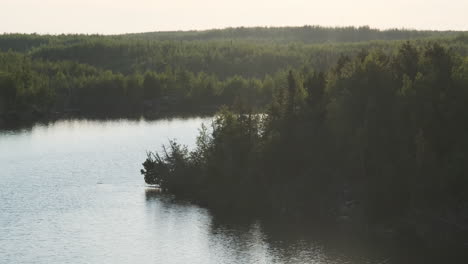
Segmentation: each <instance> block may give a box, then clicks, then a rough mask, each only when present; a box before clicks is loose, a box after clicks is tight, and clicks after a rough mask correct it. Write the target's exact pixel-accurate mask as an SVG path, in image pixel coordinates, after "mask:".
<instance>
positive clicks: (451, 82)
mask: <svg viewBox="0 0 468 264" xmlns="http://www.w3.org/2000/svg"><path fill="white" fill-rule="evenodd" d="M338 64H339V65H338V66H336V67H331V68H330V69H329V70H328V71H326V72H321V71H314V70H310V67H304V68H302V69H301V70H291V71H287V72H283V73H278V76H280V75H281V76H282V77H281V78H283V80H284V81H283V83H281V84H280V82H275V81H272V79H270V78H266V79H265V80H264V81H263V87H264V88H263V89H267V88H266V87H269V88H268V89H269V90H270V91H272V97H271V99H270V103H269V106H268V107H267V108H266V109H265V111H264V113H265V114H262V115H260V114H257V115H252V114H251V113H249V112H248V111H245V107H244V108H243V107H242V104H240V105H239V106H238V107H236V108H234V110H233V111H228V110H226V109H224V110H222V111H221V112H220V113H219V114H218V115H217V116H216V118H215V119H214V122H213V126H212V130H211V132H210V133H208V132H207V130H206V129H202V133H201V135H200V138H199V141H198V146H197V148H196V149H195V150H194V151H193V152H191V154H187V151H186V150H185V151H180V150H178V149H177V150H176V151H174V150H173V151H172V152H171V153H172V154H171V155H172V156H173V158H172V159H170V160H159V161H158V162H157V163H159V164H168V166H171V167H174V166H173V165H172V162H175V163H177V161H175V160H177V159H176V158H175V157H181V160H180V161H179V162H180V164H181V165H180V167H181V168H180V169H179V172H183V173H179V172H178V173H168V175H183V176H177V177H176V178H177V181H179V182H183V183H184V184H187V183H189V182H191V181H189V180H188V179H189V178H190V179H191V178H192V177H195V178H196V179H198V180H197V181H192V183H194V185H192V186H191V187H190V185H189V186H184V189H185V190H189V191H187V193H190V194H191V197H193V198H195V199H198V200H201V201H203V202H205V203H208V204H214V205H217V206H223V207H230V208H256V209H259V208H261V209H267V210H274V211H280V212H291V213H298V212H299V213H302V214H308V213H313V214H318V215H325V214H329V211H330V208H333V207H334V206H337V207H339V206H340V204H342V203H343V202H345V201H346V200H349V199H353V200H357V201H360V204H361V206H362V210H363V215H362V217H364V218H363V219H365V220H366V221H368V222H371V223H375V222H383V221H385V219H387V220H388V219H393V218H394V217H404V216H408V215H410V214H411V212H414V210H416V209H427V208H431V209H430V210H439V209H440V208H443V207H444V206H448V205H450V206H452V207H453V206H460V207H461V206H462V205H466V204H468V196H467V195H466V190H467V189H468V180H467V177H466V172H467V171H468V166H467V164H468V152H467V148H468V140H467V138H466V134H467V133H468V125H467V124H466V120H468V114H467V113H468V106H467V104H466V102H467V101H468V89H467V88H468V78H467V77H466V75H467V74H468V72H467V69H468V67H467V65H468V64H467V59H466V58H464V57H461V56H460V55H459V54H457V53H455V52H454V51H453V50H451V49H450V48H448V47H446V46H445V45H443V44H440V43H429V44H427V45H424V46H415V45H414V44H412V43H404V44H402V45H401V46H400V47H399V48H398V49H396V50H395V52H394V53H392V54H388V53H385V52H383V51H381V50H378V49H374V50H370V51H366V52H362V53H360V54H358V55H357V56H355V57H354V58H346V59H343V60H340V62H338ZM230 85H233V86H234V87H235V88H230V89H233V90H239V89H242V88H241V87H242V86H243V85H245V82H244V81H242V79H240V77H239V78H237V79H234V80H231V83H230ZM171 144H172V143H171ZM179 153H184V154H183V155H180V154H179ZM171 155H169V156H171ZM172 156H171V157H172ZM145 164H146V165H151V164H154V161H153V160H152V159H148V160H147V161H146V162H145ZM185 164H190V166H188V167H190V170H189V171H187V170H185V169H184V168H187V166H186V165H185ZM153 172H154V173H156V175H160V177H166V176H164V175H165V174H162V173H158V172H157V171H154V170H151V168H149V170H148V169H147V170H146V171H143V174H145V176H146V177H147V175H152V174H151V173H153ZM194 175H196V176H194ZM184 179H185V180H184ZM149 182H151V183H158V182H157V181H151V180H150V181H149ZM174 184H175V186H177V185H178V184H176V183H174ZM174 188H175V187H174ZM167 190H168V191H170V192H172V191H174V190H173V189H171V188H168V189H167ZM340 193H346V195H345V194H342V195H341V194H340ZM343 196H345V197H344V198H343ZM436 208H439V209H436ZM454 210H455V209H454Z"/></svg>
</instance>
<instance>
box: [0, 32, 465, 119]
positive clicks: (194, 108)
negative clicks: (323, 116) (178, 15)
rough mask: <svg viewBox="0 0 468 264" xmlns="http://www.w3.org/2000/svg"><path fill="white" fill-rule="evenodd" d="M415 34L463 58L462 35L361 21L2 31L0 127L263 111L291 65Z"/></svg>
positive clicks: (320, 63) (319, 67) (387, 46)
mask: <svg viewBox="0 0 468 264" xmlns="http://www.w3.org/2000/svg"><path fill="white" fill-rule="evenodd" d="M409 39H412V43H413V45H415V46H417V47H424V46H426V45H428V44H429V43H431V42H437V43H440V44H441V45H443V46H444V47H447V48H448V49H450V50H451V51H452V52H454V53H456V54H459V55H460V56H465V55H466V54H467V44H468V38H467V36H466V34H464V33H463V32H450V31H447V32H439V31H414V30H396V29H395V30H386V31H380V30H375V29H371V28H368V27H360V28H354V27H347V28H323V27H315V26H305V27H295V28H228V29H222V30H209V31H188V32H152V33H151V32H150V33H141V34H127V35H114V36H103V35H37V34H3V35H0V126H5V125H8V124H11V123H17V122H26V123H27V122H34V121H38V120H44V119H45V120H47V119H53V118H66V117H69V116H76V115H79V116H85V117H139V116H145V117H158V116H161V115H172V114H183V113H187V112H190V113H198V114H202V113H214V112H215V111H216V110H217V109H219V108H220V107H221V106H223V105H227V106H233V105H236V104H243V105H248V106H249V107H250V108H252V109H256V111H263V110H262V109H263V108H264V107H265V106H267V105H268V104H269V103H270V102H271V101H272V100H273V98H274V96H275V94H277V93H278V92H279V91H280V90H281V89H282V87H284V86H285V84H286V82H287V81H286V79H287V75H288V72H289V70H290V69H306V68H307V69H309V68H310V69H314V70H315V71H324V72H325V71H328V70H330V69H331V68H333V67H334V65H335V64H336V63H342V62H343V61H345V60H346V58H350V57H355V56H363V54H364V53H366V52H368V51H371V50H379V51H381V52H382V53H384V54H385V55H388V56H389V55H392V54H394V53H395V52H397V50H398V47H399V46H400V45H402V43H404V42H405V41H407V40H409Z"/></svg>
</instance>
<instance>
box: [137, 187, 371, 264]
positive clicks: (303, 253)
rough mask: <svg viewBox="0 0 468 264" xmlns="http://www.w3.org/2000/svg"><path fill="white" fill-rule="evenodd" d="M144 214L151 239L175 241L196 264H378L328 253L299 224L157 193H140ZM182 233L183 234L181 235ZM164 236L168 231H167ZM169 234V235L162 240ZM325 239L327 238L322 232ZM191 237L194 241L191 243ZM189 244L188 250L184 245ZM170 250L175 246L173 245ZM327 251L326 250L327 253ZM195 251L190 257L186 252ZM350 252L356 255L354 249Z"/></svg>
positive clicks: (362, 256)
mask: <svg viewBox="0 0 468 264" xmlns="http://www.w3.org/2000/svg"><path fill="white" fill-rule="evenodd" d="M145 200H146V207H147V213H148V215H149V218H150V220H149V221H152V222H153V221H154V223H155V226H154V227H153V231H154V232H155V235H156V234H159V235H161V234H164V235H180V234H182V236H183V239H182V240H183V241H184V242H189V241H190V240H192V239H193V240H195V241H194V243H196V244H197V245H196V247H195V248H193V247H192V246H190V247H189V248H187V249H184V252H188V254H189V255H197V256H198V257H200V258H201V259H202V261H201V262H200V263H378V261H379V259H378V257H371V255H372V254H371V253H370V252H366V251H363V250H362V249H361V251H360V252H352V251H351V250H350V248H353V247H352V246H351V247H350V244H347V247H348V249H346V250H343V251H341V250H339V249H338V248H337V247H336V245H334V246H335V247H334V248H333V247H332V245H330V243H328V242H327V241H324V240H322V239H323V234H320V232H317V230H310V228H307V226H305V223H302V224H300V225H297V223H291V222H284V221H281V220H279V221H278V220H273V219H268V218H261V219H259V218H252V217H249V216H242V215H235V214H230V213H227V214H226V212H215V211H211V210H208V209H202V208H200V207H198V206H197V205H195V204H192V203H190V202H188V201H181V200H177V199H175V198H174V197H173V196H171V195H168V194H165V193H161V192H160V191H159V190H157V189H152V188H148V189H146V192H145ZM187 228H189V230H187V232H188V233H186V232H185V230H186V229H187ZM169 230H170V231H169ZM175 230H177V231H175ZM166 232H169V233H170V234H167V233H166ZM327 233H328V232H327ZM193 235H195V237H193ZM189 244H192V243H190V242H189ZM173 246H174V247H175V248H177V247H180V246H181V245H180V244H177V245H173ZM328 246H330V247H329V248H328ZM194 249H195V252H192V251H193V250H194ZM354 249H357V248H356V247H355V248H354Z"/></svg>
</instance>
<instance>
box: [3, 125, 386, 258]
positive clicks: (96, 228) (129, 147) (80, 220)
mask: <svg viewBox="0 0 468 264" xmlns="http://www.w3.org/2000/svg"><path fill="white" fill-rule="evenodd" d="M203 122H205V123H207V124H209V122H210V119H209V118H189V119H168V120H156V121H145V120H133V121H132V120H110V121H92V120H66V121H57V122H53V123H50V124H38V125H35V126H33V127H31V128H28V129H19V130H8V131H1V132H0V263H61V264H64V263H168V264H170V263H192V264H193V263H200V264H201V263H233V264H234V263H235V264H237V263H239V264H240V263H317V264H322V263H389V259H388V258H386V257H385V256H383V255H382V254H380V255H379V254H378V253H376V252H377V251H376V250H371V249H370V248H369V247H368V246H366V243H362V244H360V243H355V242H354V241H352V239H349V238H346V235H343V236H337V237H334V238H327V237H326V236H324V235H322V234H321V232H319V231H317V229H318V230H320V228H315V229H314V228H305V227H304V226H303V225H298V224H297V223H294V222H289V221H276V220H272V219H270V220H271V221H269V220H268V219H266V220H265V219H256V218H252V217H248V216H239V215H235V214H227V215H226V214H225V213H224V214H218V213H214V212H212V211H210V210H208V209H205V208H203V207H200V206H197V205H195V204H193V203H190V202H188V201H178V200H175V199H174V198H173V197H171V196H170V195H166V194H161V193H159V192H158V191H157V190H156V189H154V188H151V187H150V186H146V185H145V183H144V180H143V177H142V175H140V172H139V171H140V169H141V168H142V166H141V163H142V162H143V161H144V159H145V158H146V151H149V150H159V149H161V145H162V144H166V143H168V141H169V140H170V139H177V140H178V142H179V143H182V144H185V145H188V146H189V147H193V146H194V142H195V139H196V135H197V133H198V128H199V127H200V125H201V124H202V123H203Z"/></svg>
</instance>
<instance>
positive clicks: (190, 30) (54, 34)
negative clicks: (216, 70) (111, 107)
mask: <svg viewBox="0 0 468 264" xmlns="http://www.w3.org/2000/svg"><path fill="white" fill-rule="evenodd" d="M303 27H312V28H314V27H316V28H323V29H346V28H355V29H360V28H368V29H369V30H378V31H380V32H385V31H392V30H399V31H421V32H468V29H467V30H452V29H441V30H439V29H425V28H422V29H416V28H376V27H372V26H369V25H350V26H346V25H343V26H326V25H307V24H306V25H297V26H291V25H284V26H227V27H222V28H206V29H179V30H177V29H176V30H160V31H136V32H122V33H115V34H112V33H109V34H106V33H92V32H91V33H86V32H84V33H73V32H71V33H64V32H61V33H60V32H59V33H40V32H0V35H9V34H11V35H14V34H20V35H21V34H24V35H41V36H47V35H49V36H60V35H85V36H86V35H88V36H92V35H97V36H120V35H132V34H147V33H179V32H180V33H188V32H208V31H216V30H220V31H222V30H228V29H253V28H262V29H279V28H303Z"/></svg>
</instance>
